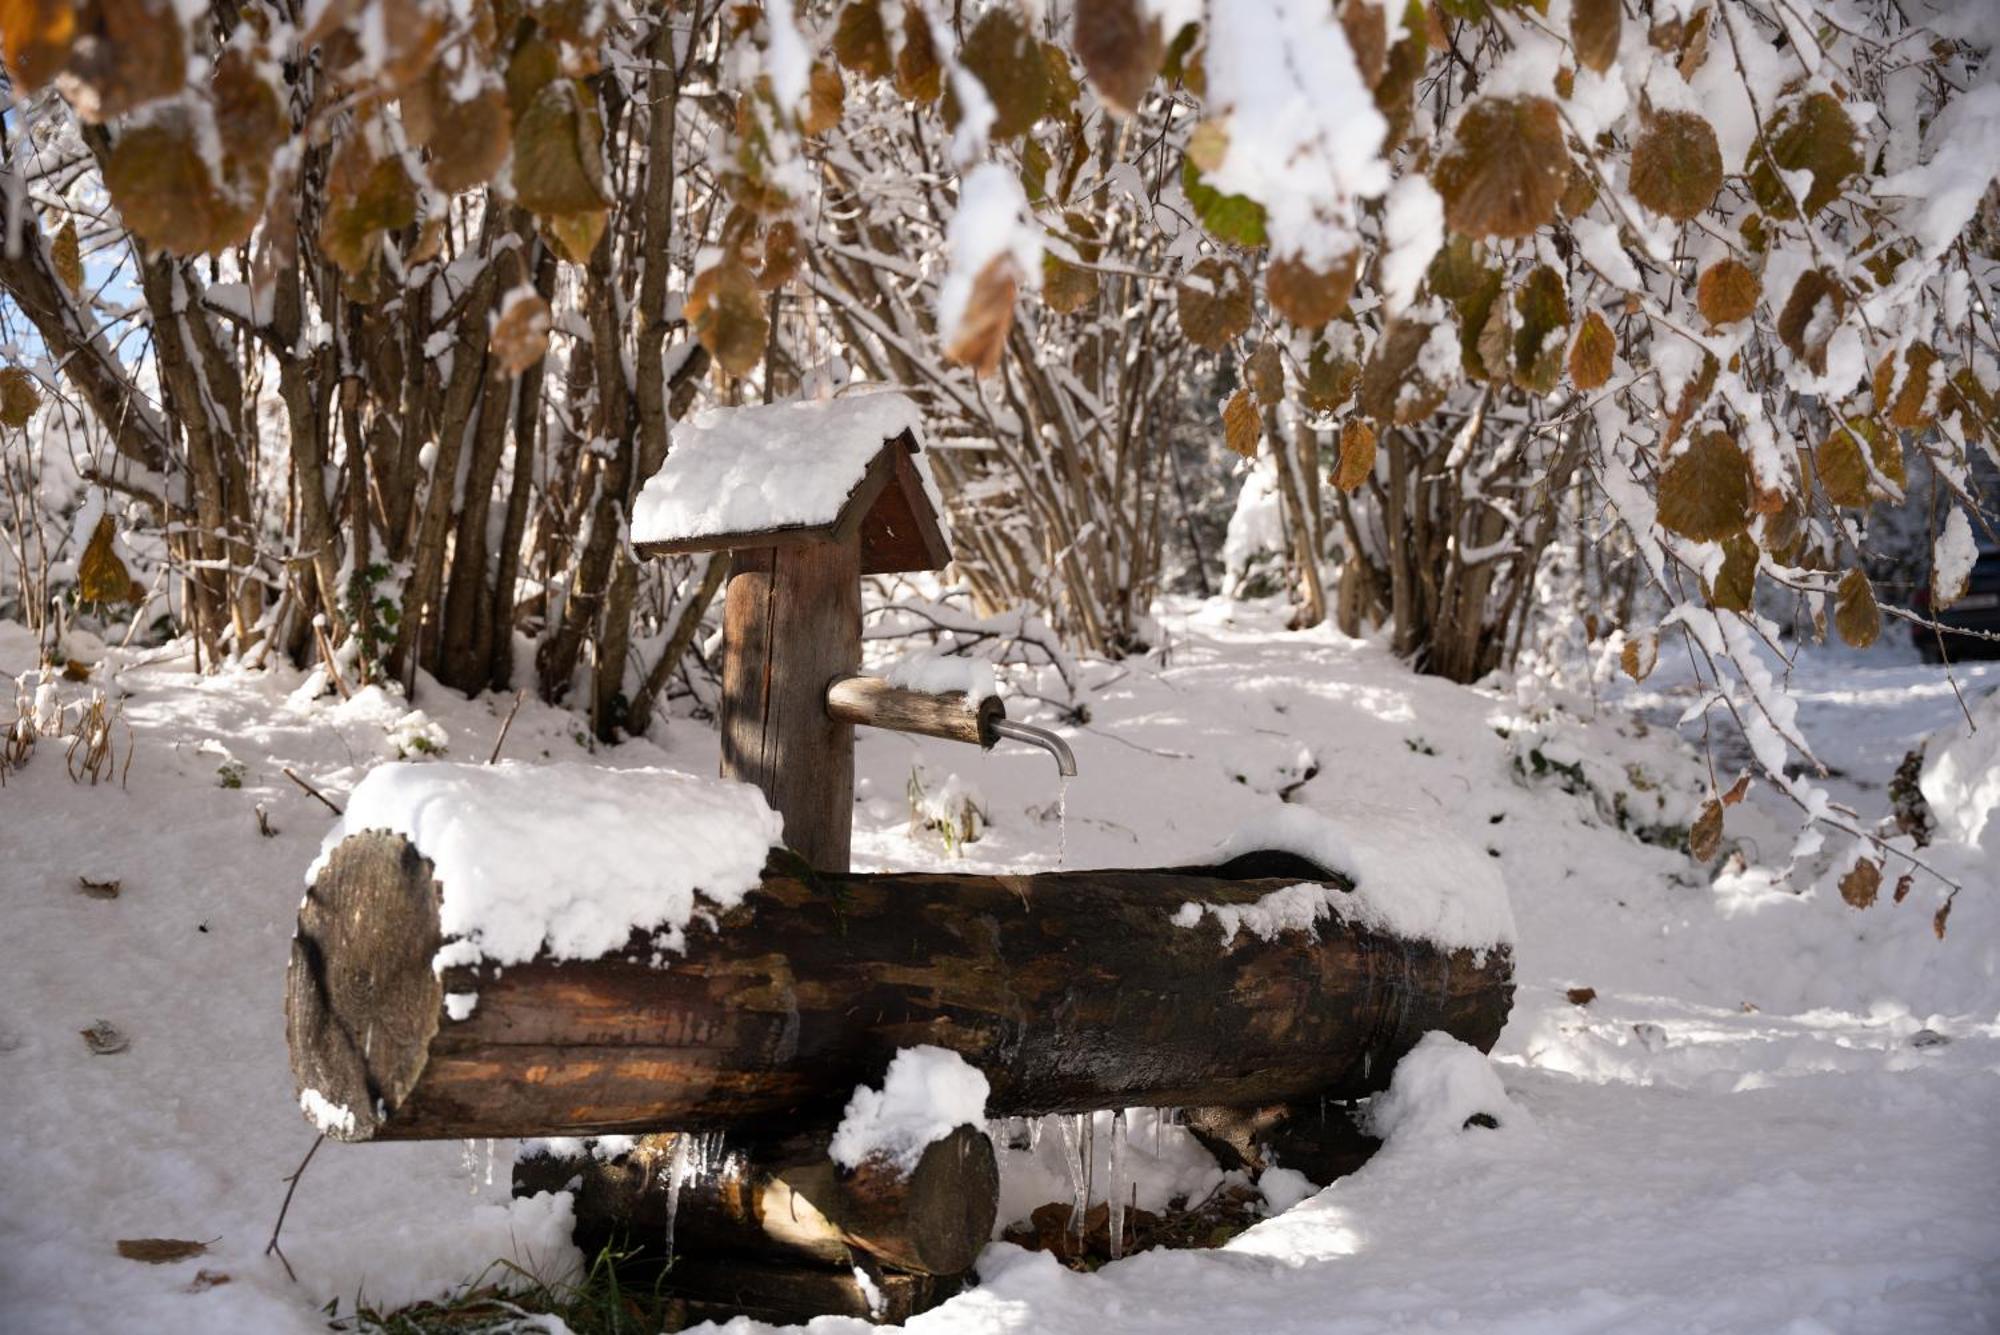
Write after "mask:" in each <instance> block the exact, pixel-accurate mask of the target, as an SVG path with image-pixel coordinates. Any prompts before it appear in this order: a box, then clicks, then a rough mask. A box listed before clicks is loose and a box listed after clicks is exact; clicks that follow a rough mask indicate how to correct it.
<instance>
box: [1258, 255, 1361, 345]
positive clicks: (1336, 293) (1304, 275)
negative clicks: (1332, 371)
mask: <svg viewBox="0 0 2000 1335" xmlns="http://www.w3.org/2000/svg"><path fill="white" fill-rule="evenodd" d="M1360 259H1361V257H1360V255H1359V254H1358V253H1353V254H1348V255H1345V256H1343V257H1341V258H1340V259H1339V260H1337V261H1335V263H1334V265H1333V267H1332V268H1331V269H1327V270H1320V269H1315V268H1314V267H1313V266H1312V265H1310V264H1307V263H1306V262H1305V261H1303V260H1298V259H1292V258H1290V257H1285V258H1281V259H1274V260H1272V261H1271V263H1270V265H1269V266H1268V267H1267V268H1266V269H1265V270H1264V291H1265V294H1266V295H1267V296H1269V297H1270V299H1271V309H1272V310H1273V311H1274V312H1276V313H1277V315H1278V316H1279V318H1281V319H1283V320H1285V321H1286V322H1287V323H1289V324H1291V325H1293V326H1294V327H1296V328H1299V329H1318V328H1319V327H1320V326H1321V325H1324V324H1325V323H1326V322H1327V321H1329V320H1332V319H1335V318H1337V317H1338V316H1339V315H1340V314H1341V313H1342V312H1344V311H1346V309H1347V302H1348V299H1349V298H1350V297H1352V296H1353V295H1354V277H1355V274H1356V272H1357V267H1358V265H1359V263H1360Z"/></svg>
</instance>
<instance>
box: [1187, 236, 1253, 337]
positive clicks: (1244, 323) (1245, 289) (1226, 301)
mask: <svg viewBox="0 0 2000 1335" xmlns="http://www.w3.org/2000/svg"><path fill="white" fill-rule="evenodd" d="M1174 295H1175V297H1176V299H1177V303H1178V304H1177V306H1176V314H1178V315H1179V317H1180V322H1181V332H1182V333H1184V334H1186V335H1187V336H1188V338H1189V339H1190V340H1192V341H1193V342H1194V344H1195V345H1196V346H1197V347H1200V348H1204V349H1206V350H1208V351H1209V352H1218V351H1220V350H1221V349H1222V348H1224V347H1226V346H1227V345H1228V344H1230V343H1231V342H1233V341H1235V340H1236V339H1238V338H1241V337H1242V336H1243V335H1244V334H1245V333H1247V332H1249V329H1250V315H1251V292H1250V280H1249V278H1248V277H1246V276H1245V275H1244V273H1243V270H1241V269H1239V268H1237V267H1236V266H1235V265H1234V264H1231V263H1230V262H1229V261H1228V260H1224V259H1218V258H1216V257H1215V256H1213V255H1211V256H1210V257H1209V258H1207V259H1205V260H1203V261H1201V263H1199V264H1197V265H1195V266H1194V267H1193V268H1191V269H1189V270H1188V271H1187V273H1185V274H1183V275H1182V276H1181V280H1180V282H1179V283H1177V284H1176V285H1175V287H1174Z"/></svg>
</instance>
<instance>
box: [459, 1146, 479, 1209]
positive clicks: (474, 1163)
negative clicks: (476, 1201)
mask: <svg viewBox="0 0 2000 1335" xmlns="http://www.w3.org/2000/svg"><path fill="white" fill-rule="evenodd" d="M458 1167H459V1171H460V1172H462V1173H464V1174H465V1183H466V1190H467V1191H469V1192H471V1193H472V1194H473V1195H474V1196H477V1195H478V1194H479V1142H478V1141H476V1140H468V1141H465V1142H464V1143H462V1144H461V1145H460V1146H459V1148H458Z"/></svg>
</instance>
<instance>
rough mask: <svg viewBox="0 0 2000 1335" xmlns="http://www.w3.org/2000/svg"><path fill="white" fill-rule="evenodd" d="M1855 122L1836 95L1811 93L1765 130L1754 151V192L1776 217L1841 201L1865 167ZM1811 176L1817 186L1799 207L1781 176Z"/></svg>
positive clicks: (1751, 164)
mask: <svg viewBox="0 0 2000 1335" xmlns="http://www.w3.org/2000/svg"><path fill="white" fill-rule="evenodd" d="M1858 138H1859V136H1858V135H1857V134H1856V132H1855V129H1854V118H1853V117H1852V116H1849V115H1848V114H1847V108H1846V107H1844V106H1842V105H1841V103H1840V100H1839V99H1838V98H1836V97H1834V96H1833V94H1831V93H1825V92H1819V93H1811V94H1808V95H1807V96H1805V97H1803V98H1800V99H1798V100H1797V101H1794V102H1790V103H1787V104H1786V105H1785V106H1784V107H1782V108H1780V109H1779V111H1778V114H1777V115H1776V116H1773V117H1772V118H1771V119H1770V120H1769V121H1768V122H1766V124H1765V126H1764V138H1763V140H1762V142H1760V143H1758V144H1756V145H1754V146H1753V147H1752V148H1751V150H1750V158H1749V163H1748V165H1749V167H1750V193H1751V195H1752V196H1753V197H1754V198H1755V199H1756V201H1757V204H1758V206H1759V207H1760V208H1762V209H1763V210H1764V211H1765V212H1766V213H1768V214H1770V215H1771V216H1772V217H1774V218H1790V217H1792V216H1794V215H1795V214H1796V213H1797V212H1798V204H1799V203H1803V204H1804V206H1805V211H1806V212H1807V213H1808V214H1813V213H1818V212H1819V211H1820V210H1821V209H1823V208H1825V207H1826V206H1827V205H1829V204H1831V203H1833V201H1834V200H1836V199H1838V198H1839V197H1840V192H1841V189H1842V188H1843V187H1844V186H1845V185H1846V184H1847V182H1848V180H1849V179H1851V178H1852V177H1853V176H1854V175H1855V174H1856V173H1857V172H1859V171H1860V170H1861V169H1862V167H1863V166H1864V165H1865V164H1864V163H1863V161H1862V158H1861V151H1860V150H1859V149H1858V148H1856V147H1855V144H1856V141H1857V139H1858ZM1801 171H1804V172H1811V173H1812V185H1811V186H1810V187H1809V188H1808V189H1807V190H1806V193H1805V196H1804V198H1803V199H1802V200H1800V201H1797V202H1796V203H1795V202H1794V200H1793V196H1792V193H1791V190H1790V188H1789V187H1788V186H1787V185H1786V184H1785V181H1784V179H1783V177H1781V176H1780V175H1779V172H1786V173H1790V172H1801Z"/></svg>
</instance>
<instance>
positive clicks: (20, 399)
mask: <svg viewBox="0 0 2000 1335" xmlns="http://www.w3.org/2000/svg"><path fill="white" fill-rule="evenodd" d="M41 406H42V391H41V389H40V387H39V385H38V384H37V382H36V380H35V377H34V373H33V372H31V371H29V370H28V369H27V368H26V367H22V366H9V367H6V368H4V369H0V426H6V427H12V428H13V429H14V430H16V431H19V430H20V429H21V428H22V427H24V426H26V425H27V424H28V422H29V421H30V419H32V418H33V417H34V415H35V410H36V409H37V408H40V407H41Z"/></svg>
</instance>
